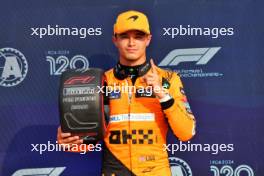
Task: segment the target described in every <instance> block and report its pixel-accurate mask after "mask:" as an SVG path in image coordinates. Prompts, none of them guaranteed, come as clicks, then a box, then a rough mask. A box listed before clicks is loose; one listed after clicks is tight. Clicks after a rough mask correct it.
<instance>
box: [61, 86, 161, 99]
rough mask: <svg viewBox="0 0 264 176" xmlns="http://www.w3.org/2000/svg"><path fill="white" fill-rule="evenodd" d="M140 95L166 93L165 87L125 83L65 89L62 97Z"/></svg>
mask: <svg viewBox="0 0 264 176" xmlns="http://www.w3.org/2000/svg"><path fill="white" fill-rule="evenodd" d="M121 92H122V93H128V94H131V93H140V94H145V95H146V96H151V95H153V94H158V93H161V92H166V85H164V86H162V87H159V86H154V87H153V86H130V85H128V84H126V83H122V84H121V85H120V84H116V83H114V84H113V85H111V86H96V87H66V88H64V89H63V95H64V96H69V95H88V94H95V93H102V94H105V95H106V96H108V95H111V94H119V93H121Z"/></svg>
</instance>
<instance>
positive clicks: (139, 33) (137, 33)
mask: <svg viewBox="0 0 264 176" xmlns="http://www.w3.org/2000/svg"><path fill="white" fill-rule="evenodd" d="M136 35H142V36H144V35H146V34H145V33H144V32H141V31H137V32H136Z"/></svg>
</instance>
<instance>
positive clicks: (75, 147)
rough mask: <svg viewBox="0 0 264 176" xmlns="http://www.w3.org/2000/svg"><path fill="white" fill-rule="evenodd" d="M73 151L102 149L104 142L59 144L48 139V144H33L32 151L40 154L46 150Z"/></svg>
mask: <svg viewBox="0 0 264 176" xmlns="http://www.w3.org/2000/svg"><path fill="white" fill-rule="evenodd" d="M69 150H70V151H72V152H79V153H80V154H85V153H87V152H90V151H101V150H102V144H95V145H94V144H58V142H57V141H56V143H55V144H54V143H52V142H51V141H48V142H47V144H31V152H38V153H39V154H40V155H42V154H44V153H45V152H60V151H69Z"/></svg>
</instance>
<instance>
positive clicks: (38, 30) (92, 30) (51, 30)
mask: <svg viewBox="0 0 264 176" xmlns="http://www.w3.org/2000/svg"><path fill="white" fill-rule="evenodd" d="M30 30H31V33H30V35H31V36H36V37H38V38H44V37H47V36H77V37H79V38H81V39H84V38H87V37H88V36H100V35H102V34H103V32H102V28H100V27H62V26H59V25H47V26H45V27H31V28H30Z"/></svg>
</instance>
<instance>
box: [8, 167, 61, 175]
mask: <svg viewBox="0 0 264 176" xmlns="http://www.w3.org/2000/svg"><path fill="white" fill-rule="evenodd" d="M65 169H66V167H54V168H53V167H50V168H33V169H20V170H18V171H16V172H15V173H13V175H12V176H34V175H43V176H59V175H61V173H62V172H63V171H64V170H65Z"/></svg>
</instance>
